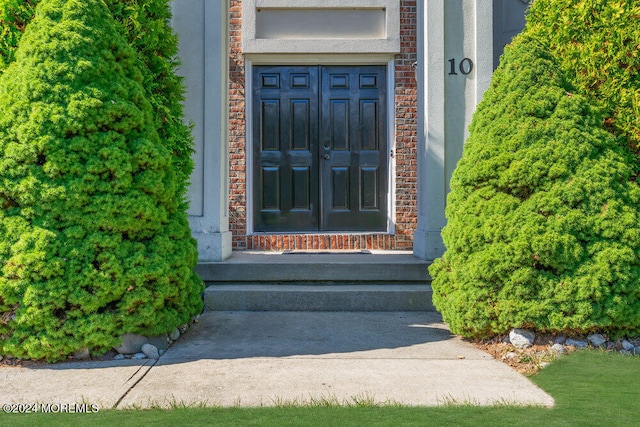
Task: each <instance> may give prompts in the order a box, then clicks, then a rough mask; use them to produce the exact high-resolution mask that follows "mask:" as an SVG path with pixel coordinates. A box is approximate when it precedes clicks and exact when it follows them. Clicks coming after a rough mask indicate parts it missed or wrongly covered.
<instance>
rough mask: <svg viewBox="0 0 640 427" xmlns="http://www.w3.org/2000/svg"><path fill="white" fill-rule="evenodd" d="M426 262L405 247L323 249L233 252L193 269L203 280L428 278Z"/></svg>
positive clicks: (417, 279) (331, 280)
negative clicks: (316, 251) (358, 250)
mask: <svg viewBox="0 0 640 427" xmlns="http://www.w3.org/2000/svg"><path fill="white" fill-rule="evenodd" d="M428 266H429V263H428V262H427V261H423V260H420V259H418V258H416V257H414V256H413V254H412V253H411V252H406V251H372V252H371V253H370V254H359V253H356V254H354V253H344V252H343V253H340V252H335V251H327V252H324V253H319V254H313V253H309V252H304V253H300V254H289V255H284V254H282V253H275V252H249V251H238V252H234V253H233V256H232V257H231V258H229V259H228V260H226V261H222V262H215V263H202V264H199V265H198V266H197V268H196V272H197V273H198V274H199V275H200V277H201V278H202V279H203V280H204V281H205V282H207V283H233V282H240V283H251V282H278V283H282V282H296V283H300V282H340V283H344V282H372V281H373V282H394V283H404V282H412V283H413V282H417V283H423V284H425V283H427V282H429V281H430V278H429V272H428V271H427V268H428Z"/></svg>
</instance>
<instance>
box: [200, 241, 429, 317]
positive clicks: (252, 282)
mask: <svg viewBox="0 0 640 427" xmlns="http://www.w3.org/2000/svg"><path fill="white" fill-rule="evenodd" d="M428 266H429V263H428V262H427V261H423V260H420V259H418V258H416V257H415V256H413V254H412V253H411V252H407V251H375V250H373V251H371V253H369V254H362V253H353V252H351V251H350V252H345V251H341V252H340V251H321V252H319V253H310V252H308V251H305V252H303V253H293V254H283V253H281V252H252V251H238V252H234V253H233V256H232V257H231V258H230V259H228V260H226V261H223V262H216V263H202V264H199V265H198V266H197V268H196V271H197V272H198V274H199V275H200V277H201V278H202V279H203V280H204V281H205V283H206V284H207V288H206V291H205V306H206V310H207V311H434V309H433V306H432V304H431V286H430V280H431V279H430V278H429V274H428V271H427V268H428Z"/></svg>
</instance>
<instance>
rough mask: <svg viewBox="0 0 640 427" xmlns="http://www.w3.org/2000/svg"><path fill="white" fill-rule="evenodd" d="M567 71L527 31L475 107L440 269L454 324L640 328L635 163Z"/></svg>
mask: <svg viewBox="0 0 640 427" xmlns="http://www.w3.org/2000/svg"><path fill="white" fill-rule="evenodd" d="M536 1H541V0H536ZM534 4H535V2H534ZM565 77H566V76H565V73H564V70H563V68H562V67H561V66H560V64H559V63H558V62H557V60H556V59H555V58H554V56H553V55H552V54H551V53H550V49H549V47H548V45H547V46H545V45H543V44H541V41H537V40H534V39H531V38H529V37H527V36H526V34H523V35H521V36H519V38H518V39H517V40H516V41H515V42H513V44H512V46H511V47H508V48H507V50H506V52H505V54H504V55H503V58H502V61H501V64H500V66H499V67H498V69H497V70H496V72H495V74H494V76H493V80H492V83H491V87H490V88H489V90H488V91H487V92H486V93H485V95H484V99H483V101H482V102H481V103H480V105H479V106H478V109H477V111H476V113H475V115H474V118H473V121H472V124H471V127H470V136H469V139H468V141H467V143H466V145H465V147H464V153H463V156H462V159H461V160H460V162H459V164H458V166H457V168H456V170H455V171H454V174H453V178H452V181H451V193H450V195H449V198H448V205H447V208H446V215H447V218H448V224H447V226H446V227H445V229H444V230H443V239H444V242H445V245H446V248H447V250H446V253H445V254H444V256H443V257H442V258H440V259H438V260H436V262H435V263H434V265H433V266H432V268H431V270H430V271H431V273H432V275H433V291H434V297H433V299H434V304H435V306H436V307H437V308H438V310H439V311H440V312H441V313H442V315H443V317H444V319H445V320H446V321H447V322H448V323H449V325H450V327H451V330H452V331H453V332H455V333H458V334H461V335H465V336H473V337H481V336H488V335H492V334H496V333H504V332H506V331H507V330H508V329H509V328H511V327H531V328H535V329H537V330H540V331H550V332H559V331H564V332H581V333H583V332H587V331H593V330H600V331H606V332H609V333H612V334H621V333H625V332H636V333H637V332H640V315H639V314H640V216H639V210H640V190H639V188H638V186H637V185H636V184H635V183H633V182H631V181H630V178H631V177H632V176H633V173H634V165H635V164H636V163H635V161H634V159H633V156H632V154H630V152H629V150H628V149H626V147H622V146H621V145H620V144H618V143H617V141H616V138H615V137H614V136H613V135H612V134H611V133H610V132H608V131H607V130H605V129H604V128H603V116H602V115H601V114H600V112H599V110H598V109H596V108H594V107H592V106H591V104H590V102H589V100H588V98H586V97H584V96H581V95H578V94H576V91H575V88H574V87H573V86H572V85H571V84H570V82H569V81H568V79H567V78H565Z"/></svg>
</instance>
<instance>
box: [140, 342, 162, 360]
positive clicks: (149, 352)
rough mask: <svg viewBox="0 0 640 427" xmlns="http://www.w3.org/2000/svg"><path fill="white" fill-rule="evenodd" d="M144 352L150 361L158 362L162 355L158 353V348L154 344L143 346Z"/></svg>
mask: <svg viewBox="0 0 640 427" xmlns="http://www.w3.org/2000/svg"><path fill="white" fill-rule="evenodd" d="M142 352H143V353H144V355H145V356H147V357H148V358H149V359H153V360H158V359H159V358H160V354H159V353H158V347H156V346H155V345H153V344H145V345H143V346H142Z"/></svg>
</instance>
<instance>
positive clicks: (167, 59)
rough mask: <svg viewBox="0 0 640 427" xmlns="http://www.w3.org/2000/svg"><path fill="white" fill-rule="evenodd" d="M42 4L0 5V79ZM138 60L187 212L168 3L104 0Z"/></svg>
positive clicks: (186, 151)
mask: <svg viewBox="0 0 640 427" xmlns="http://www.w3.org/2000/svg"><path fill="white" fill-rule="evenodd" d="M40 1H42V0H0V74H2V72H3V71H4V69H5V68H6V67H7V66H8V65H9V64H10V63H11V62H13V61H14V60H15V51H16V49H17V47H18V44H19V42H20V39H21V38H22V34H23V33H24V31H25V29H26V28H27V26H28V24H29V23H30V22H31V19H32V18H33V14H34V12H35V8H36V6H37V5H38V4H39V3H40ZM104 1H105V3H106V5H107V6H108V7H109V10H110V11H111V14H112V15H113V17H114V18H115V20H116V21H117V23H118V25H119V26H120V28H121V29H122V31H123V32H124V35H125V38H126V39H127V40H128V41H129V44H130V45H131V46H133V47H134V49H135V50H136V53H137V56H138V65H139V67H140V70H141V72H142V77H143V86H144V88H145V93H146V96H147V99H148V100H149V102H150V103H151V106H152V108H153V118H154V123H155V127H156V130H157V131H158V135H159V137H160V143H161V144H163V145H165V146H166V147H167V149H168V150H169V151H170V152H171V153H172V162H173V166H174V168H175V169H176V173H177V174H178V183H179V184H178V194H179V195H180V201H181V203H182V204H183V205H182V209H186V207H187V205H188V204H187V200H186V192H187V187H188V183H189V177H190V175H191V172H192V170H193V161H192V159H191V154H192V152H193V148H192V145H193V139H192V137H191V129H190V127H189V126H188V125H187V124H186V123H185V122H184V111H183V105H182V101H184V87H183V81H182V80H183V79H182V78H181V77H179V76H178V75H177V74H176V69H177V67H178V66H179V61H178V58H177V53H178V40H177V37H176V35H175V33H174V31H173V30H172V28H171V27H170V18H171V7H170V1H169V0H127V1H123V0H104Z"/></svg>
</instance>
